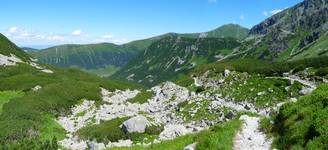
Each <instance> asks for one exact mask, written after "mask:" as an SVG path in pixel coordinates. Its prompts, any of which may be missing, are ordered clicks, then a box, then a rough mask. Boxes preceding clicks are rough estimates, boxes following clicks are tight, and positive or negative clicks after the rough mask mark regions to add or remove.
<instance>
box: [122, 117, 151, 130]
mask: <svg viewBox="0 0 328 150" xmlns="http://www.w3.org/2000/svg"><path fill="white" fill-rule="evenodd" d="M149 124H150V123H149V121H148V120H147V118H146V117H144V116H136V117H133V118H131V119H129V120H127V121H125V122H123V124H122V125H121V127H122V129H123V130H124V131H126V132H129V133H135V132H136V133H144V132H145V130H146V127H147V126H149Z"/></svg>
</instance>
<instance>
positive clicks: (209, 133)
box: [110, 120, 241, 150]
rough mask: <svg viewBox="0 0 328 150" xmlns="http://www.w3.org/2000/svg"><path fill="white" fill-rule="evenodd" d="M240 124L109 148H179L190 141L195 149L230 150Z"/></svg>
mask: <svg viewBox="0 0 328 150" xmlns="http://www.w3.org/2000/svg"><path fill="white" fill-rule="evenodd" d="M240 126H241V122H240V121H238V120H231V121H229V122H226V123H223V124H220V125H215V126H213V127H211V128H210V129H208V130H205V131H201V132H199V133H195V134H189V135H185V136H181V137H178V138H176V139H174V140H170V141H163V142H161V143H159V144H152V145H150V146H148V147H142V146H133V147H130V148H124V147H121V148H111V149H110V150H153V149H156V150H181V149H183V148H184V147H186V146H187V145H189V144H191V143H195V142H197V143H198V144H197V150H212V149H213V150H214V149H215V150H216V149H219V150H231V148H232V145H233V137H234V136H235V134H236V133H237V131H238V130H239V128H240ZM223 143H224V144H223Z"/></svg>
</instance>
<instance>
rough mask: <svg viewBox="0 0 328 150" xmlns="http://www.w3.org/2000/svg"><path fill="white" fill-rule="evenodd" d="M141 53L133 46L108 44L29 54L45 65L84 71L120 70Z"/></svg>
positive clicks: (52, 49)
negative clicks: (100, 69)
mask: <svg viewBox="0 0 328 150" xmlns="http://www.w3.org/2000/svg"><path fill="white" fill-rule="evenodd" d="M139 51H141V49H139V48H138V47H135V46H133V45H131V46H130V45H124V46H118V45H114V44H109V43H103V44H92V45H62V46H56V47H51V48H48V49H44V50H41V51H38V52H32V53H31V54H32V55H33V56H34V57H35V58H37V59H38V60H39V62H42V63H46V64H53V65H56V66H60V67H67V68H71V67H77V68H82V69H86V70H90V69H99V68H108V67H110V66H113V67H114V68H120V67H122V66H124V65H125V64H126V63H127V62H128V61H129V60H131V59H132V58H134V57H135V55H137V54H138V52H139Z"/></svg>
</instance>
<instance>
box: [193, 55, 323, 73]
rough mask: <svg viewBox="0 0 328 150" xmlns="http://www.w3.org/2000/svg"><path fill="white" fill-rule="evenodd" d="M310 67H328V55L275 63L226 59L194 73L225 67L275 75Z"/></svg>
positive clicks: (221, 70)
mask: <svg viewBox="0 0 328 150" xmlns="http://www.w3.org/2000/svg"><path fill="white" fill-rule="evenodd" d="M308 67H313V68H316V69H319V70H322V69H324V68H325V67H328V57H326V56H322V57H316V58H307V59H302V60H295V61H287V62H273V63H272V62H268V61H264V60H256V59H238V60H225V61H219V62H214V63H210V64H205V65H202V66H199V67H197V68H196V69H194V70H193V72H192V73H193V74H196V75H201V74H203V73H205V72H206V71H208V70H211V71H214V72H223V71H224V70H225V69H229V70H234V71H238V72H247V73H250V74H262V75H266V76H273V75H282V74H283V73H285V72H289V71H291V70H293V71H294V72H297V71H301V70H304V69H306V68H308Z"/></svg>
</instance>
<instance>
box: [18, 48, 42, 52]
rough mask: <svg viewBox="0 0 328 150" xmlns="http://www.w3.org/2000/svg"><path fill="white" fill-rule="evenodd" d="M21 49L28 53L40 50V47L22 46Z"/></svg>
mask: <svg viewBox="0 0 328 150" xmlns="http://www.w3.org/2000/svg"><path fill="white" fill-rule="evenodd" d="M21 49H22V50H23V51H25V52H27V53H30V52H37V51H39V49H36V48H31V47H21Z"/></svg>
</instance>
